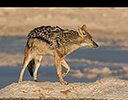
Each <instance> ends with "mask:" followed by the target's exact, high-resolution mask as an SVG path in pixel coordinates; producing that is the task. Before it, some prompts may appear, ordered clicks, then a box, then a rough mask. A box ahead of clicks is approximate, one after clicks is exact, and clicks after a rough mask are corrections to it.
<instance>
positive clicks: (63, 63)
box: [61, 59, 70, 77]
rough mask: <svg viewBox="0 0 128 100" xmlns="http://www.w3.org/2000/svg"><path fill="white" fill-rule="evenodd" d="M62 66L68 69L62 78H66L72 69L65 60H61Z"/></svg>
mask: <svg viewBox="0 0 128 100" xmlns="http://www.w3.org/2000/svg"><path fill="white" fill-rule="evenodd" d="M61 64H62V65H63V66H64V67H65V68H66V70H65V72H64V73H63V74H62V77H65V76H66V75H67V74H68V72H69V71H70V67H69V65H68V64H67V62H66V61H65V60H64V59H63V60H61Z"/></svg>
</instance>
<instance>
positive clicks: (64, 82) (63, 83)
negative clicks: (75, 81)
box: [61, 81, 69, 85]
mask: <svg viewBox="0 0 128 100" xmlns="http://www.w3.org/2000/svg"><path fill="white" fill-rule="evenodd" d="M61 84H62V85H68V84H69V83H68V82H66V81H62V82H61Z"/></svg>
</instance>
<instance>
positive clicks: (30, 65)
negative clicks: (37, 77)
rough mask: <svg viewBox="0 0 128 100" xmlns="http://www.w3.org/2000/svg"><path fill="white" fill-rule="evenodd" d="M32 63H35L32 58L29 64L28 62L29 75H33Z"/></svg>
mask: <svg viewBox="0 0 128 100" xmlns="http://www.w3.org/2000/svg"><path fill="white" fill-rule="evenodd" d="M34 65H35V61H34V59H32V60H31V61H30V62H29V64H28V71H29V73H30V75H31V76H32V77H33V68H34Z"/></svg>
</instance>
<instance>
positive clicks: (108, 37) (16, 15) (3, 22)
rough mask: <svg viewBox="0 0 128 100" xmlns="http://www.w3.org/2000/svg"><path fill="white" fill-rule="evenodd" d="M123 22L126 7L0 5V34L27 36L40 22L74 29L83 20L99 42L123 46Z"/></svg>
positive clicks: (126, 17)
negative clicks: (20, 6)
mask: <svg viewBox="0 0 128 100" xmlns="http://www.w3.org/2000/svg"><path fill="white" fill-rule="evenodd" d="M127 23H128V8H84V7H81V8H73V7H69V8H63V7H62V8H59V7H58V8H56V7H53V8H52V7H47V8H43V7H42V8H0V36H27V34H28V33H29V31H30V30H32V29H33V28H35V27H38V26H42V25H58V26H60V27H61V28H64V29H74V30H77V28H78V26H82V25H83V24H86V26H87V27H88V31H89V32H90V33H91V35H92V36H93V37H94V38H95V39H96V40H97V41H98V42H99V44H100V46H119V48H120V49H125V50H127V49H128V45H127V43H128V39H127V37H128V33H127V32H128V28H127ZM113 41H114V42H113Z"/></svg>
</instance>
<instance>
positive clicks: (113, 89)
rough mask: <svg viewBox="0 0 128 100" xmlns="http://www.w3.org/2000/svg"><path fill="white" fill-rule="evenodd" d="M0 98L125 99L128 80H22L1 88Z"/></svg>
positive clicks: (127, 95) (126, 97)
mask: <svg viewBox="0 0 128 100" xmlns="http://www.w3.org/2000/svg"><path fill="white" fill-rule="evenodd" d="M0 98H23V99H31V98H33V99H42V100H43V99H48V98H49V99H59V100H60V99H65V100H66V99H73V100H74V99H75V100H76V99H78V100H80V99H85V100H86V99H89V100H93V99H96V100H117V99H118V100H127V99H128V81H124V80H119V79H115V78H104V79H101V80H97V81H96V82H94V83H70V84H69V85H61V84H60V83H59V82H55V83H52V82H41V83H37V82H31V81H24V82H21V83H12V84H11V85H9V86H7V87H5V88H3V89H1V90H0Z"/></svg>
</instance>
